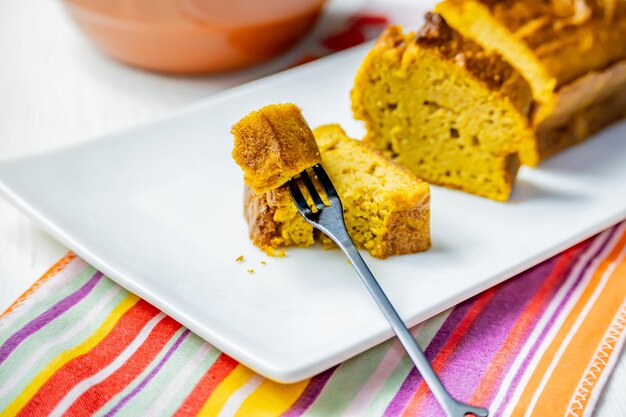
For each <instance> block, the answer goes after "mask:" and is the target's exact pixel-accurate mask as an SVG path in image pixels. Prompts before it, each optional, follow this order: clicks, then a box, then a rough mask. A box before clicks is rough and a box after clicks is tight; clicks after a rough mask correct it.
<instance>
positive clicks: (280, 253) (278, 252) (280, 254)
mask: <svg viewBox="0 0 626 417" xmlns="http://www.w3.org/2000/svg"><path fill="white" fill-rule="evenodd" d="M261 249H262V250H263V252H265V253H266V254H267V255H268V256H273V257H276V258H284V257H285V256H286V254H285V249H276V248H273V247H271V246H269V245H267V246H263V247H262V248H261Z"/></svg>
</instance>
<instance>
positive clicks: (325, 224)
mask: <svg viewBox="0 0 626 417" xmlns="http://www.w3.org/2000/svg"><path fill="white" fill-rule="evenodd" d="M313 172H314V173H315V176H316V177H317V180H318V182H319V184H320V185H321V188H322V189H323V190H324V193H325V194H326V196H327V199H328V202H329V203H330V204H329V205H327V204H325V203H324V201H323V200H322V197H321V196H320V194H319V192H318V191H317V188H316V187H315V185H314V184H313V180H312V179H311V177H310V176H309V174H308V172H307V171H306V170H304V171H302V172H301V173H300V174H299V175H298V176H296V177H294V178H292V179H291V180H289V182H288V185H289V191H290V192H291V197H292V198H293V201H294V202H295V204H296V207H297V208H298V211H299V212H300V214H301V215H302V216H303V217H304V218H305V219H306V221H307V222H309V223H310V224H311V225H313V227H315V228H316V229H319V230H321V231H322V232H323V233H325V234H326V235H327V236H328V237H330V238H331V239H332V240H333V241H334V242H335V243H336V244H337V245H338V246H339V247H340V248H341V249H342V250H343V251H344V253H345V254H346V256H347V257H348V259H350V261H351V262H352V266H354V269H356V272H357V273H358V274H359V276H360V277H361V279H362V280H363V283H364V284H365V286H366V287H367V289H368V290H369V292H370V294H371V295H372V296H373V297H374V299H375V300H376V303H377V304H378V307H379V308H380V309H381V311H382V312H383V314H384V315H385V317H386V318H387V321H389V324H391V327H392V328H393V331H394V332H395V333H396V335H397V336H398V339H400V343H402V346H404V349H405V350H406V353H407V354H408V355H409V357H410V358H411V360H412V361H413V363H414V364H415V367H416V368H417V370H418V371H419V372H420V373H421V374H422V376H423V377H424V380H425V381H426V383H427V384H428V386H429V387H430V389H431V391H432V393H433V395H434V396H435V398H436V399H437V401H438V402H439V404H440V405H441V408H443V410H444V411H445V412H446V414H447V415H448V416H449V417H463V416H467V415H475V416H479V417H487V416H488V415H489V411H488V410H487V409H486V408H481V407H474V406H471V405H468V404H463V403H461V402H459V401H457V400H455V399H454V398H452V396H451V395H450V393H448V391H447V390H446V388H445V387H444V385H443V383H442V382H441V380H440V379H439V377H438V376H437V374H436V373H435V370H434V369H433V368H432V366H431V365H430V362H428V359H427V358H426V355H425V354H424V352H423V351H422V349H421V348H420V346H419V345H418V344H417V342H416V341H415V339H414V338H413V336H412V335H411V333H410V332H409V329H407V327H406V326H405V325H404V322H403V321H402V319H401V318H400V316H399V315H398V312H397V311H396V310H395V308H394V307H393V305H392V304H391V302H390V301H389V299H388V298H387V296H386V295H385V293H384V291H383V289H382V288H381V287H380V285H379V284H378V281H376V278H374V275H372V272H371V271H370V270H369V268H368V267H367V265H366V264H365V261H364V260H363V258H361V255H360V254H359V251H358V250H357V249H356V247H355V246H354V243H353V242H352V239H350V236H349V235H348V230H347V229H346V224H345V222H344V219H343V208H342V205H341V200H340V199H339V195H337V190H335V187H334V186H333V184H332V182H331V181H330V178H328V175H327V174H326V171H324V168H322V166H321V165H319V164H318V165H315V166H314V167H313ZM299 183H300V184H303V185H304V187H305V188H306V190H307V191H308V194H309V195H310V196H311V200H312V201H313V206H314V208H312V207H310V206H309V203H308V202H307V199H306V198H305V197H304V195H303V193H302V191H301V189H300V186H299Z"/></svg>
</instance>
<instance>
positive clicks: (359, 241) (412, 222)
mask: <svg viewBox="0 0 626 417" xmlns="http://www.w3.org/2000/svg"><path fill="white" fill-rule="evenodd" d="M314 134H315V138H316V140H317V145H318V147H319V149H320V152H321V156H322V164H323V166H324V169H325V170H326V172H327V173H328V176H329V177H330V179H331V181H332V182H333V185H334V186H335V188H336V189H337V192H338V194H339V196H340V198H341V201H342V204H343V208H344V219H345V222H346V227H347V229H348V233H349V234H350V237H351V238H352V240H353V241H354V243H355V245H356V246H357V247H359V248H363V249H367V250H368V251H369V252H370V253H371V254H372V255H373V256H375V257H378V258H386V257H388V256H391V255H402V254H408V253H414V252H419V251H424V250H426V249H428V247H429V246H430V190H429V186H428V184H427V183H425V182H423V181H421V180H420V179H418V178H417V177H415V176H414V175H413V174H412V173H410V172H409V171H407V170H405V169H404V168H401V167H398V166H396V165H395V164H394V163H393V162H391V161H390V160H388V159H386V158H385V157H383V156H382V155H380V154H378V153H377V152H375V151H373V150H371V149H369V148H368V147H366V146H364V145H363V144H362V143H361V142H360V141H357V140H355V139H351V138H349V137H347V136H346V134H345V132H344V131H343V130H342V129H341V128H340V127H339V126H337V125H329V126H322V127H319V128H317V129H315V131H314ZM244 213H245V217H246V220H247V222H248V224H249V227H250V239H251V240H252V241H253V242H254V244H256V245H257V246H259V247H260V248H262V249H264V250H266V251H267V252H269V253H271V252H273V250H274V249H276V248H281V247H285V246H302V247H306V246H311V245H313V244H314V243H315V241H316V240H318V241H320V242H321V243H322V244H323V245H324V246H325V247H333V246H334V244H333V243H332V241H331V240H330V239H329V238H327V237H326V236H324V235H323V234H321V233H318V232H317V231H315V230H314V229H313V227H312V226H311V225H310V224H308V223H307V222H306V221H305V220H304V218H303V217H302V216H301V215H300V214H299V213H298V210H297V209H296V207H295V205H294V203H293V201H292V199H291V195H290V193H289V189H288V187H287V186H286V185H283V186H281V187H278V188H276V189H273V190H271V191H269V192H266V193H264V194H261V195H257V194H256V193H254V192H253V191H251V190H250V189H249V188H248V187H246V190H245V198H244Z"/></svg>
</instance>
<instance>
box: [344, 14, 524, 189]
mask: <svg viewBox="0 0 626 417" xmlns="http://www.w3.org/2000/svg"><path fill="white" fill-rule="evenodd" d="M426 19H427V21H426V24H425V25H424V27H423V28H422V29H421V30H420V31H419V32H417V33H407V34H404V33H402V30H401V29H400V28H399V27H397V26H391V27H389V28H388V29H387V30H386V31H385V32H384V33H383V34H382V35H381V36H380V38H379V39H378V41H377V43H376V44H375V46H374V47H373V48H372V50H371V51H370V52H369V54H368V55H367V57H366V58H365V60H364V61H363V63H362V64H361V67H360V69H359V70H358V73H357V75H356V79H355V83H354V88H353V91H352V109H353V111H354V115H355V117H356V118H357V119H361V120H363V121H365V124H366V127H367V135H366V137H365V138H364V142H365V143H367V144H368V145H370V146H373V147H375V148H377V149H379V150H381V151H383V152H385V153H386V154H387V155H388V156H390V157H391V158H393V159H394V160H395V161H397V162H399V163H400V164H403V165H405V166H406V167H408V168H409V169H410V170H411V171H413V172H414V173H415V174H416V175H417V176H418V177H419V178H422V179H424V180H426V181H428V182H430V183H434V184H439V185H443V186H446V187H451V188H457V189H461V190H464V191H467V192H470V193H473V194H477V195H480V196H483V197H487V198H491V199H494V200H499V201H504V200H506V199H507V198H508V197H509V194H510V193H511V189H512V185H513V182H514V180H515V176H516V174H517V170H518V168H519V158H518V150H519V148H520V146H521V143H522V142H523V141H525V140H529V138H532V135H533V134H532V131H531V130H530V129H529V126H528V112H529V110H530V106H531V104H532V92H531V90H530V87H529V85H528V83H527V82H526V81H525V80H524V79H523V78H522V77H521V76H520V74H519V73H518V72H517V71H516V70H515V69H514V68H513V67H512V66H510V65H509V64H507V63H506V62H505V61H504V60H503V59H502V57H501V56H500V55H499V54H497V53H491V52H486V51H485V50H483V48H482V47H480V46H479V45H478V44H476V43H474V42H472V41H471V40H468V39H466V38H464V37H463V36H461V35H460V34H459V33H458V32H457V31H455V30H453V29H452V28H450V27H449V26H448V25H447V24H446V22H445V20H444V19H442V18H441V16H439V15H437V14H432V13H429V14H428V15H427V16H426Z"/></svg>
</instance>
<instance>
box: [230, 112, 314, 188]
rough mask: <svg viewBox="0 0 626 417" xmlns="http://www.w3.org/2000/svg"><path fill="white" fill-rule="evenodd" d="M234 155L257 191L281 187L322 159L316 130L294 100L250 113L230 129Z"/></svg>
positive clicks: (250, 184)
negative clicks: (314, 135) (293, 102)
mask: <svg viewBox="0 0 626 417" xmlns="http://www.w3.org/2000/svg"><path fill="white" fill-rule="evenodd" d="M231 132H232V134H233V136H234V139H235V144H234V149H233V153H232V156H233V159H234V160H235V162H237V164H239V166H240V167H241V168H242V169H243V171H244V180H245V181H246V183H247V184H248V185H249V186H250V188H252V190H253V191H254V192H255V193H257V194H262V193H264V192H267V191H269V190H272V189H275V188H278V187H280V186H281V185H282V184H285V183H286V182H287V181H289V179H290V178H291V177H293V176H294V175H296V174H298V173H300V172H302V171H303V170H304V169H306V168H309V167H311V166H313V165H315V164H318V163H320V162H321V159H320V153H319V150H318V149H317V144H316V143H315V138H314V137H313V132H311V129H310V128H309V125H308V124H307V123H306V121H305V120H304V117H302V113H301V111H300V109H299V108H298V107H297V106H295V105H293V104H289V103H288V104H272V105H269V106H265V107H263V108H262V109H260V110H257V111H254V112H252V113H250V114H248V115H247V116H246V117H244V118H243V119H241V120H240V121H239V122H237V123H236V124H235V125H234V126H233V127H232V130H231Z"/></svg>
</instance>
